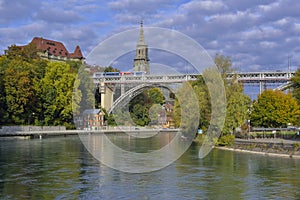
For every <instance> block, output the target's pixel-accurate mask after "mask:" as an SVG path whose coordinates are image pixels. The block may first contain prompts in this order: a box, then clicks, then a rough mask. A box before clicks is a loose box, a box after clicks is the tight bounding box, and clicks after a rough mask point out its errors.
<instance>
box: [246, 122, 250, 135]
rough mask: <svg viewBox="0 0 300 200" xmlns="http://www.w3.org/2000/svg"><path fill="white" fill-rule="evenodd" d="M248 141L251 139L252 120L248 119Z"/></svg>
mask: <svg viewBox="0 0 300 200" xmlns="http://www.w3.org/2000/svg"><path fill="white" fill-rule="evenodd" d="M247 122H248V139H250V119H248V121H247Z"/></svg>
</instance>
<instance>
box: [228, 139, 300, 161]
mask: <svg viewBox="0 0 300 200" xmlns="http://www.w3.org/2000/svg"><path fill="white" fill-rule="evenodd" d="M231 149H232V150H241V151H243V150H244V151H253V152H258V153H262V154H284V155H289V156H295V157H299V156H300V142H299V141H284V140H282V141H280V140H278V141H235V142H234V144H233V146H231Z"/></svg>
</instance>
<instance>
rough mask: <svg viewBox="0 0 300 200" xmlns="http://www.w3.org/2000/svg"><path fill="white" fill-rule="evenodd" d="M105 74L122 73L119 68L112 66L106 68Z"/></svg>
mask: <svg viewBox="0 0 300 200" xmlns="http://www.w3.org/2000/svg"><path fill="white" fill-rule="evenodd" d="M104 72H120V70H119V69H117V68H113V67H112V66H108V67H105V68H104Z"/></svg>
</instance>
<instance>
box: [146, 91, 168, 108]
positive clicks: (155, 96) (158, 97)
mask: <svg viewBox="0 0 300 200" xmlns="http://www.w3.org/2000/svg"><path fill="white" fill-rule="evenodd" d="M146 94H147V96H148V97H149V99H150V101H151V104H161V105H162V104H163V103H164V100H165V97H164V95H163V94H162V92H161V91H160V89H158V88H151V89H149V90H147V91H146Z"/></svg>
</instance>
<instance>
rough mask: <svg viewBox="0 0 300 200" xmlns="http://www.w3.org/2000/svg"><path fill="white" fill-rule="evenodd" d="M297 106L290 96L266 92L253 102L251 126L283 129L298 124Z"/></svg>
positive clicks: (270, 91) (298, 112) (276, 92)
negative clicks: (288, 125)
mask: <svg viewBox="0 0 300 200" xmlns="http://www.w3.org/2000/svg"><path fill="white" fill-rule="evenodd" d="M299 109H300V108H299V105H298V103H297V101H296V100H295V99H294V98H293V97H292V95H291V94H285V93H284V92H281V91H278V90H275V91H273V90H266V91H264V92H263V93H261V94H260V95H259V96H258V99H257V100H256V101H254V102H253V108H252V113H251V124H252V126H255V127H285V126H287V124H289V123H291V124H294V125H297V124H299V115H300V110H299Z"/></svg>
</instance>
